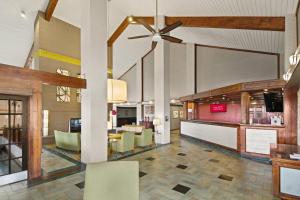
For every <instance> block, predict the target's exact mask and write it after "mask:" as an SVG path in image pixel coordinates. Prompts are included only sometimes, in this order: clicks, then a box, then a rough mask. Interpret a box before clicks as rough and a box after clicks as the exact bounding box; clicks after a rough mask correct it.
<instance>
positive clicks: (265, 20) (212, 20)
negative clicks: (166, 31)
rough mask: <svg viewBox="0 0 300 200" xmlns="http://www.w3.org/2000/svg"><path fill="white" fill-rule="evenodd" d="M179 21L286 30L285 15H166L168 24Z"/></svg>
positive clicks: (205, 25)
mask: <svg viewBox="0 0 300 200" xmlns="http://www.w3.org/2000/svg"><path fill="white" fill-rule="evenodd" d="M177 21H181V22H182V23H183V25H182V26H183V27H198V28H223V29H246V30H264V31H285V17H244V16H236V17H166V24H167V25H170V24H173V23H175V22H177Z"/></svg>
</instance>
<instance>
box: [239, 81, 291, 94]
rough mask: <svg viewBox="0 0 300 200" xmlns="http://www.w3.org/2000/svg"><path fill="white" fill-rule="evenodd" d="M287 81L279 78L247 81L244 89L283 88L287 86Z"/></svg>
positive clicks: (243, 86) (243, 85)
mask: <svg viewBox="0 0 300 200" xmlns="http://www.w3.org/2000/svg"><path fill="white" fill-rule="evenodd" d="M285 86H286V81H284V80H281V79H277V80H266V81H254V82H247V83H243V84H242V91H258V90H264V89H268V90H272V89H281V88H285Z"/></svg>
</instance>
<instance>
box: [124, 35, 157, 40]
mask: <svg viewBox="0 0 300 200" xmlns="http://www.w3.org/2000/svg"><path fill="white" fill-rule="evenodd" d="M150 36H152V35H140V36H133V37H129V38H128V39H129V40H132V39H139V38H146V37H150Z"/></svg>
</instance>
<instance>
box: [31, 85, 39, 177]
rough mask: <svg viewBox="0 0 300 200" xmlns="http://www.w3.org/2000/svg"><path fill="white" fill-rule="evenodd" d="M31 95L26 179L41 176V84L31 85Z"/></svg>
mask: <svg viewBox="0 0 300 200" xmlns="http://www.w3.org/2000/svg"><path fill="white" fill-rule="evenodd" d="M32 86H33V95H32V96H30V97H29V111H30V112H29V121H28V178H29V180H31V179H34V178H38V177H40V176H41V174H42V169H41V156H42V134H41V130H42V84H41V82H38V81H36V82H34V83H33V85H32Z"/></svg>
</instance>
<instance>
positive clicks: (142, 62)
mask: <svg viewBox="0 0 300 200" xmlns="http://www.w3.org/2000/svg"><path fill="white" fill-rule="evenodd" d="M144 58H145V56H144V57H143V58H142V60H141V65H142V66H141V67H142V70H141V71H142V102H144ZM142 108H143V109H142V112H143V114H142V116H143V119H144V106H143V105H142Z"/></svg>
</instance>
